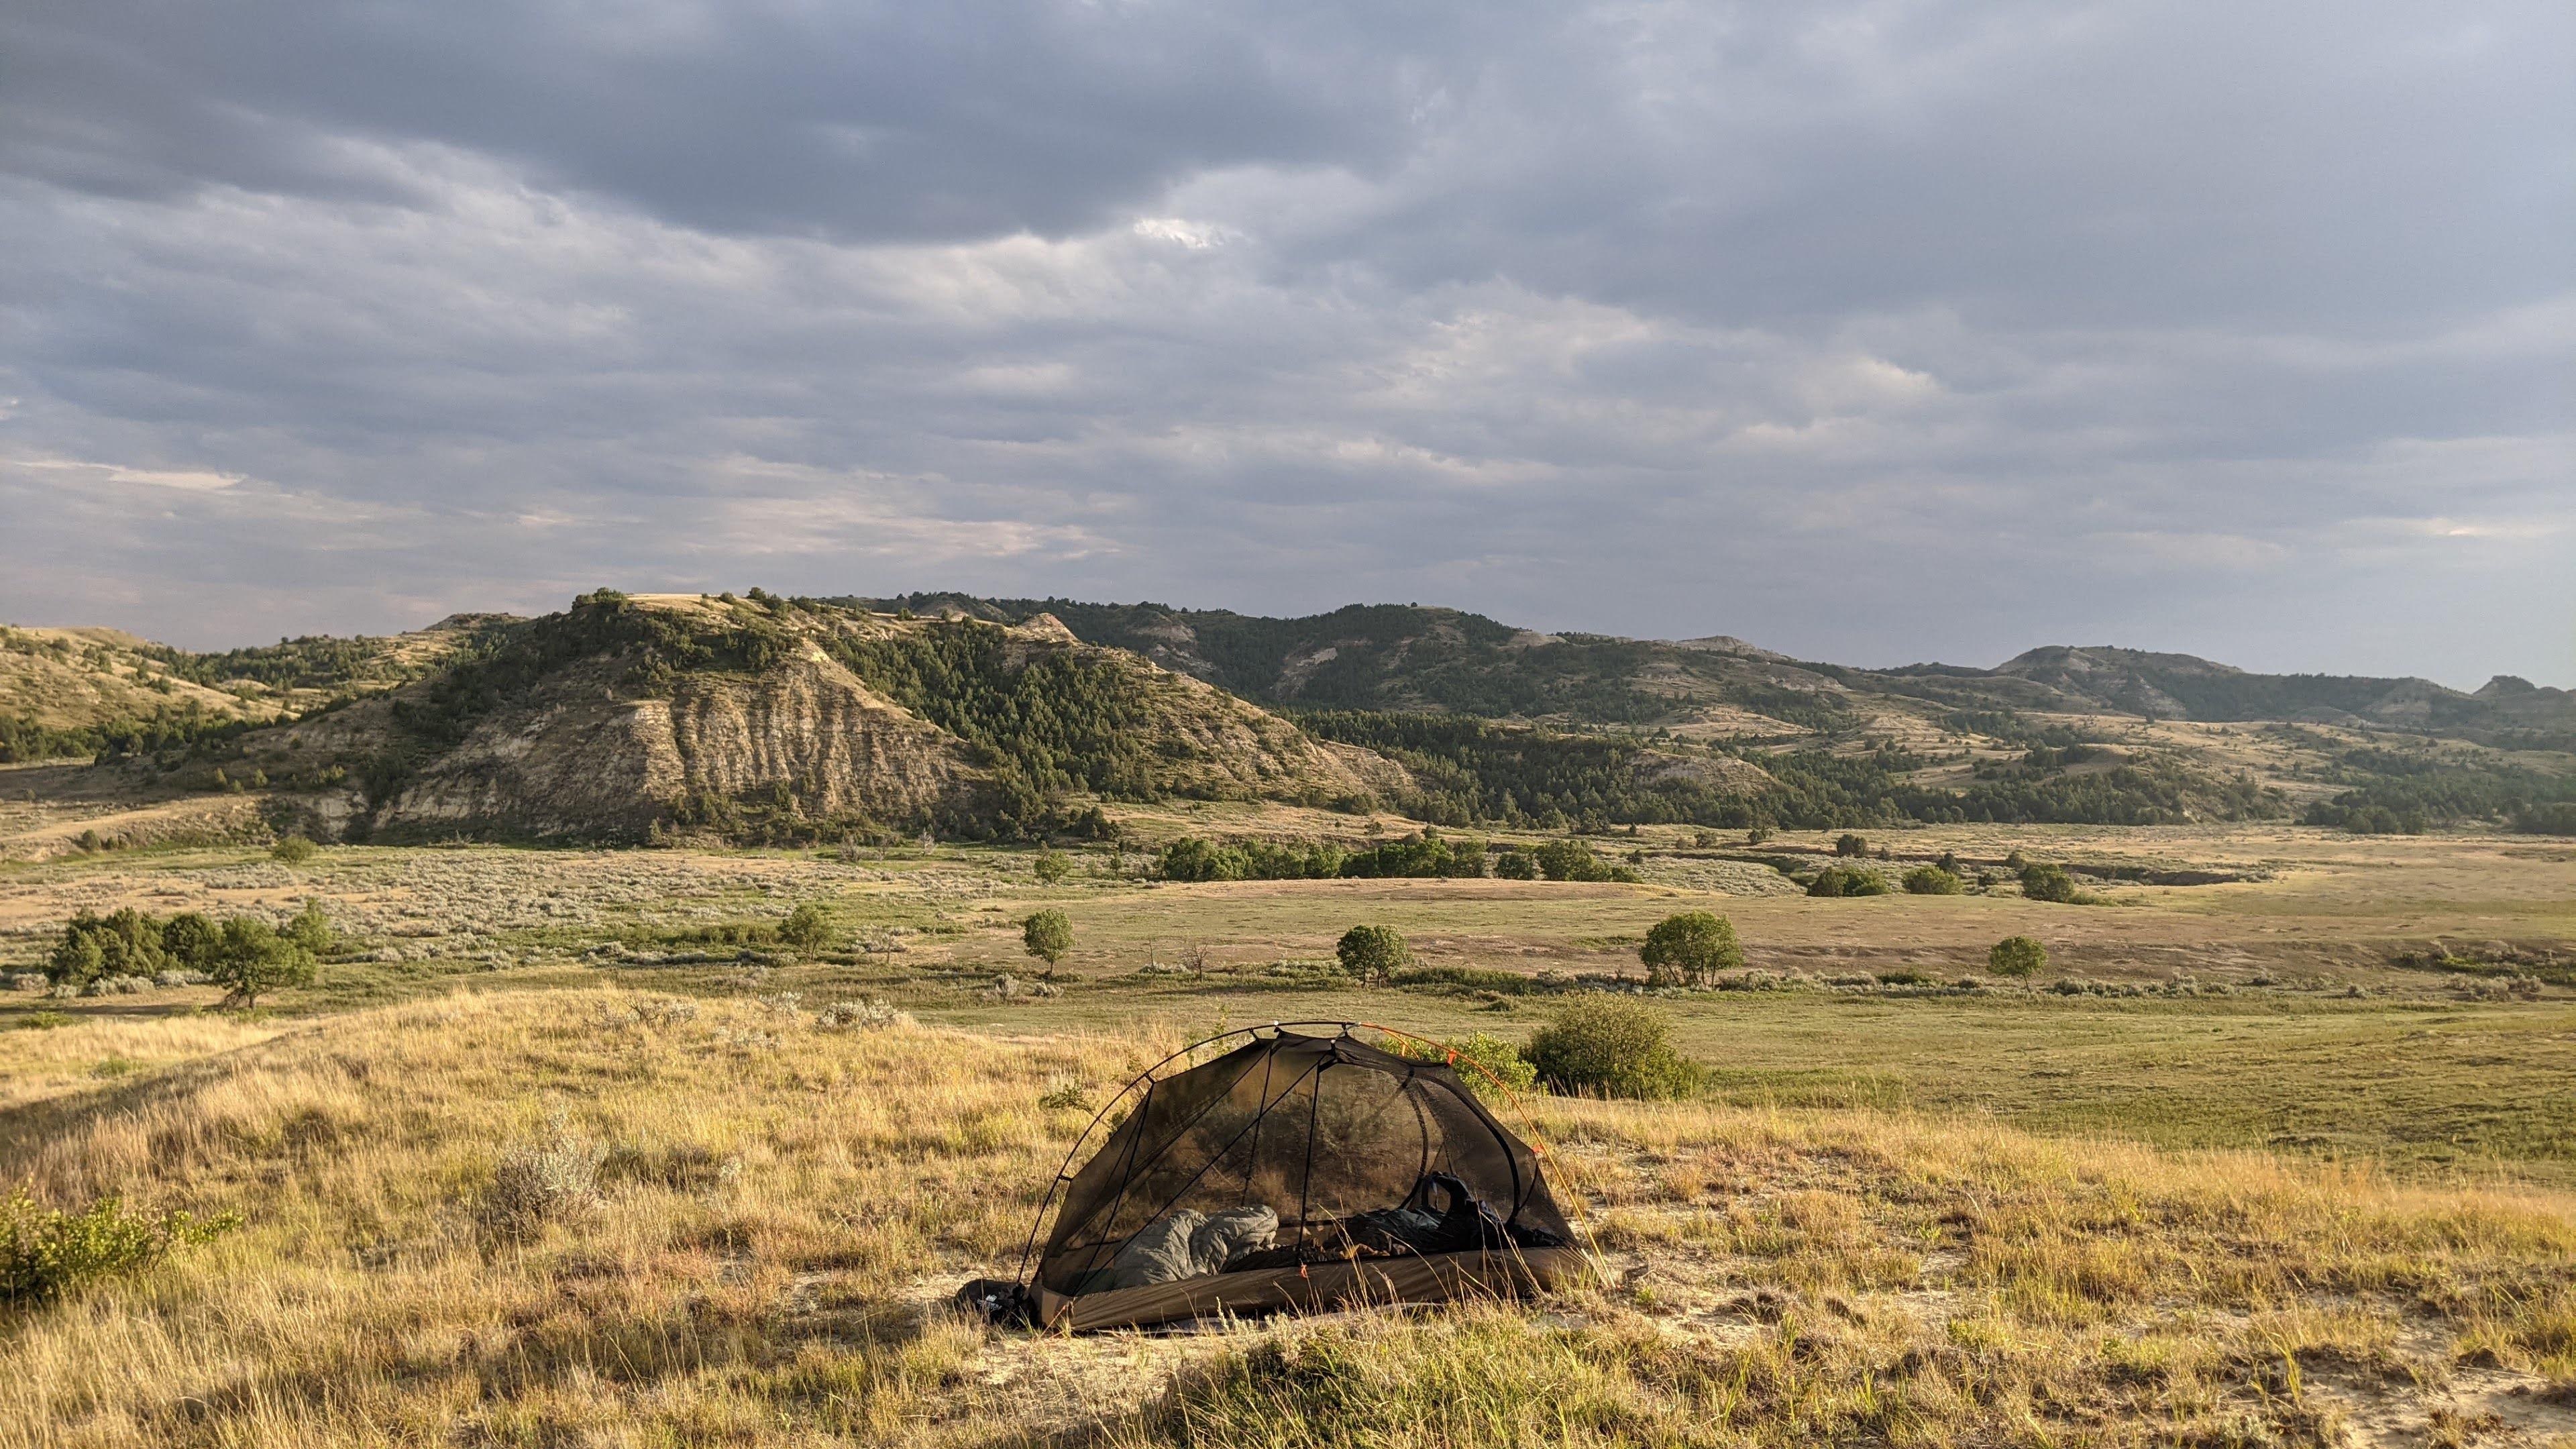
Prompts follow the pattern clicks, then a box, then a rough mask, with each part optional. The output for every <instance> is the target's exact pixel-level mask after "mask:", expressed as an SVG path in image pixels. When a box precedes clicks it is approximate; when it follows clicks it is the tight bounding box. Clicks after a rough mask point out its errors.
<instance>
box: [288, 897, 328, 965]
mask: <svg viewBox="0 0 2576 1449" xmlns="http://www.w3.org/2000/svg"><path fill="white" fill-rule="evenodd" d="M285 934H286V939H288V940H290V941H293V942H294V943H295V944H296V945H298V946H301V947H303V948H304V949H305V951H306V952H308V953H310V954H312V955H315V956H320V955H325V954H327V953H328V952H330V951H331V950H333V949H334V948H336V947H337V946H338V945H339V943H340V938H339V935H338V933H337V932H334V931H333V930H332V929H331V918H330V917H328V916H326V915H324V914H322V903H321V902H320V901H318V900H315V899H313V898H312V897H310V896H307V897H306V898H305V901H304V909H302V910H300V911H297V912H296V913H295V918H294V919H293V920H290V921H288V922H287V923H286V932H285Z"/></svg>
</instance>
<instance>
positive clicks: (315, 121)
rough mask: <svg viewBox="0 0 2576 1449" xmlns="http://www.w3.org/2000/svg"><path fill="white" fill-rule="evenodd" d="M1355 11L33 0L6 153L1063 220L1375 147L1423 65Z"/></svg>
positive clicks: (930, 220) (56, 165)
mask: <svg viewBox="0 0 2576 1449" xmlns="http://www.w3.org/2000/svg"><path fill="white" fill-rule="evenodd" d="M1366 13H1367V12H1366V11H1357V12H1356V13H1355V12H1354V11H1345V10H1339V9H1335V8H1331V7H1313V8H1309V7H1293V8H1290V9H1286V10H1281V9H1277V8H1275V7H1255V6H1249V5H1224V4H1194V5H1188V6H1169V7H1165V6H1129V5H1119V4H1110V5H1099V6H1093V5H1083V4H1058V3H1047V0H1016V3H1015V0H998V3H980V4H975V5H919V4H900V3H877V4H867V3H860V4H841V5H836V4H800V3H757V0H748V3H734V0H707V3H687V0H679V3H641V4H598V3H589V0H533V3H531V0H440V3H436V4H422V5H360V4H316V3H307V0H252V3H249V4H244V5H223V6H213V5H170V4H164V3H155V0H84V3H81V4H78V5H70V4H62V5H55V4H42V3H39V4H35V5H31V6H27V7H21V8H18V9H16V10H15V11H14V12H13V18H10V19H8V20H6V21H0V53H5V54H6V55H8V56H9V57H10V60H9V62H8V70H7V71H6V72H5V74H4V75H0V79H5V86H0V137H5V138H6V139H5V140H0V157H5V160H6V164H8V165H9V166H10V167H11V168H13V169H16V170H20V171H22V172H24V173H26V174H29V175H34V176H40V177H43V178H45V179H47V180H50V181H53V182H55V183H57V184H60V185H63V186H67V187H74V188H80V189H84V190H94V191H99V192H103V193H106V194H110V195H123V196H130V195H169V194H172V193H178V192H184V191H187V190H190V189H192V188H195V187H197V186H200V185H203V184H206V183H209V182H214V183H222V184H228V185H236V186H243V187H248V188H253V189H263V190H265V189H276V190H284V191H293V192H301V193H306V194H314V195H330V196H338V195H368V194H375V193H378V192H379V191H380V189H381V188H382V187H383V186H384V185H385V181H384V178H382V177H378V176H372V175H370V174H368V173H367V172H366V171H365V170H364V169H363V168H362V167H360V166H356V165H353V164H352V161H351V158H350V157H348V156H347V154H346V153H345V149H344V144H345V143H346V142H348V141H350V140H362V141H371V142H382V143H391V144H404V143H430V144H436V145H442V146H452V147H456V148H459V149H462V150H467V151H472V152H475V153H478V154H482V155H487V156H492V157H496V158H502V159H505V160H507V161H509V162H511V163H514V164H515V165H517V166H519V167H521V168H523V169H524V170H525V172H526V173H527V175H528V176H529V177H530V178H532V179H533V180H534V181H536V182H537V183H538V184H540V185H544V186H547V187H550V188H565V189H571V190H576V191H584V192H590V193H595V194H599V195H603V196H607V197H612V198H615V199H616V200H618V201H620V202H622V203H624V204H627V205H630V206H633V207H636V208H638V209H641V210H645V211H650V212H652V213H655V214H657V215H661V216H666V217H669V218H671V219H674V220H677V221H681V222H684V223H687V224H689V225H693V226H700V227H706V228H710V229H715V230H726V231H733V230H749V231H783V232H810V233H814V234H822V235H831V236H835V237H840V238H844V239H878V240H881V239H888V238H959V237H973V236H984V235H991V234H993V233H996V232H1008V231H1015V230H1021V229H1027V230H1033V231H1038V232H1043V233H1048V234H1062V233H1065V232H1069V231H1074V230H1080V229H1084V228H1088V227H1091V226H1095V225H1098V224H1100V223H1102V222H1103V221H1105V220H1107V219H1109V218H1110V217H1111V216H1112V215H1113V214H1114V213H1115V212H1116V210H1117V209H1118V208H1120V207H1122V206H1127V205H1132V204H1135V203H1138V202H1141V201H1145V200H1149V199H1151V197H1152V196H1153V195H1154V194H1155V192H1156V191H1157V190H1159V189H1160V188H1161V187H1162V186H1164V185H1166V184H1168V183H1170V182H1172V181H1175V180H1178V179H1180V178H1181V177H1183V176H1185V175H1187V174H1189V173H1190V172H1192V171H1194V170H1197V169H1200V168H1203V167H1207V166H1212V165H1227V164H1241V163H1247V162H1285V163H1298V162H1312V161H1331V162H1336V163H1342V162H1351V161H1366V160H1368V159H1369V158H1371V157H1373V156H1384V155H1385V154H1387V153H1388V152H1389V151H1391V150H1392V149H1393V147H1394V146H1395V145H1396V144H1397V142H1398V140H1399V135H1398V133H1399V132H1400V130H1401V128H1402V123H1403V119H1404V116H1405V114H1406V111H1407V108H1408V106H1409V105H1410V104H1411V103H1412V98H1411V96H1410V94H1409V92H1410V91H1411V90H1412V89H1413V86H1412V85H1411V84H1409V83H1408V81H1407V79H1406V77H1405V75H1404V74H1403V69H1404V68H1403V66H1402V65H1401V64H1400V61H1401V58H1402V45H1401V43H1400V40H1401V37H1400V35H1399V44H1398V45H1397V46H1396V47H1395V48H1394V49H1393V50H1390V49H1389V48H1387V47H1386V46H1384V45H1383V44H1381V41H1382V38H1383V35H1382V30H1381V27H1380V26H1379V25H1378V24H1376V23H1374V22H1370V21H1368V20H1366V19H1365V18H1364V17H1365V15H1366ZM1384 28H1385V29H1395V30H1399V31H1400V26H1387V27H1384Z"/></svg>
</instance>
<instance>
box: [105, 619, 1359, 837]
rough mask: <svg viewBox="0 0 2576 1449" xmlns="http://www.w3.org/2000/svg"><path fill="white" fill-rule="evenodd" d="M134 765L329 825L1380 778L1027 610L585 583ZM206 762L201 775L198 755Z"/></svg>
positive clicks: (742, 822) (506, 825)
mask: <svg viewBox="0 0 2576 1449" xmlns="http://www.w3.org/2000/svg"><path fill="white" fill-rule="evenodd" d="M140 768H145V769H152V770H156V771H159V772H160V773H161V774H162V775H163V777H164V778H167V779H170V780H172V781H174V782H176V783H179V784H182V785H190V786H196V787H198V788H205V787H209V786H216V787H220V786H222V785H224V784H228V783H229V782H232V781H239V780H243V779H245V778H248V779H249V780H251V781H252V782H253V783H254V784H255V785H256V786H257V787H258V788H262V789H267V790H269V791H271V792H273V794H274V795H275V797H276V800H277V804H278V809H279V811H280V813H283V814H291V815H294V816H297V817H299V818H300V819H302V820H303V821H304V823H305V824H306V825H307V826H308V828H310V829H312V830H314V831H316V832H318V833H320V834H322V835H325V836H330V837H335V838H375V839H422V838H435V837H441V836H449V835H462V836H473V837H482V838H505V839H508V838H523V839H601V840H640V839H646V838H651V837H655V836H658V835H663V834H671V833H688V832H699V833H706V834H712V835H716V836H721V837H723V838H727V839H734V840H745V841H775V842H787V841H812V840H822V839H839V838H847V837H851V836H872V835H879V834H883V833H886V832H895V831H900V832H907V833H908V832H912V831H917V830H935V831H939V832H941V833H946V834H959V835H988V834H1006V835H1016V834H1026V833H1030V832H1033V831H1038V830H1044V829H1060V828H1066V827H1068V826H1069V825H1072V824H1073V823H1075V822H1074V821H1073V819H1072V816H1071V814H1070V812H1069V806H1068V802H1070V801H1073V800H1075V799H1077V798H1083V799H1088V798H1106V799H1150V798H1159V797H1163V796H1182V797H1194V798H1210V799H1271V800H1285V801H1298V802H1306V803H1323V802H1327V801H1332V800H1338V799H1351V798H1358V797H1361V796H1365V795H1367V794H1369V793H1370V791H1371V788H1372V786H1371V780H1372V778H1374V779H1376V780H1378V781H1380V782H1382V783H1383V782H1388V781H1391V780H1394V779H1397V778H1399V777H1400V772H1397V771H1393V770H1391V768H1390V767H1389V766H1387V765H1386V764H1385V763H1384V762H1383V761H1381V760H1378V759H1377V758H1376V757H1375V756H1373V755H1370V754H1369V753H1368V752H1366V751H1364V750H1359V749H1355V748H1351V747H1348V746H1337V745H1332V744H1328V743H1325V742H1322V741H1319V740H1316V739H1315V738H1313V737H1311V736H1309V735H1307V734H1305V733H1304V732H1302V731H1300V730H1298V729H1297V728H1296V727H1295V726H1293V725H1291V724H1289V723H1287V722H1286V721H1283V720H1281V719H1279V718H1277V717H1275V716H1273V715H1270V714H1268V713H1267V712H1265V711H1263V710H1261V709H1259V708H1258V707H1256V706H1254V705H1251V704H1249V703H1246V702H1245V701H1243V700H1240V699H1238V698H1236V697H1234V696H1232V695H1230V694H1227V693H1225V692H1224V691H1222V690H1219V689H1216V688H1214V687H1212V686H1210V685H1207V684H1204V683H1202V682H1200V681H1197V680H1194V679H1190V678H1188V677H1186V676H1182V675H1176V674H1172V673H1169V672H1168V671H1165V670H1162V669H1160V668H1157V667H1156V666H1154V665H1152V664H1150V663H1148V662H1147V661H1145V660H1142V659H1139V658H1137V657H1136V656H1134V655H1132V654H1128V653H1126V652H1125V651H1121V650H1115V649H1107V648H1102V647H1100V646H1096V645H1089V644H1085V643H1083V642H1081V641H1080V640H1078V639H1076V638H1075V637H1073V635H1072V634H1070V633H1069V632H1067V631H1066V630H1065V629H1064V628H1063V627H1062V626H1061V625H1057V624H1055V623H1053V622H1052V621H1051V620H1048V619H1045V618H1043V617H1039V618H1033V619H1030V620H1027V621H1024V622H1022V623H1018V624H1014V625H1010V626H1000V625H989V624H980V623H973V622H964V621H949V620H929V619H915V620H896V619H891V618H886V617H883V616H878V615H872V614H869V613H867V612H865V611H862V610H854V609H849V608H844V607H839V606H835V605H828V604H819V603H812V602H800V603H791V602H789V601H787V600H784V599H779V598H776V597H774V596H770V595H767V594H759V595H757V596H756V597H754V598H750V599H732V598H729V597H717V598H707V597H702V596H698V595H654V596H638V597H628V596H625V595H620V594H614V593H610V592H607V591H602V592H601V593H598V594H593V595H585V596H584V597H583V598H581V599H579V600H576V601H575V603H574V605H573V607H572V608H570V609H569V610H566V611H565V612H563V613H560V614H550V615H547V616H545V617H543V618H539V619H529V620H512V621H506V622H503V623H499V624H495V625H493V626H491V627H488V628H485V629H483V630H481V631H480V632H478V633H477V634H476V635H475V636H474V637H473V639H471V640H470V641H468V642H467V643H465V644H463V645H462V646H460V647H459V648H457V649H456V650H454V651H453V652H452V653H451V654H450V655H449V656H448V657H447V658H446V659H445V660H443V661H442V663H441V665H440V667H438V668H436V669H434V670H431V671H429V672H427V673H425V674H423V675H421V676H420V677H418V678H417V679H414V680H412V681H409V682H406V683H403V684H400V685H396V686H394V687H392V688H390V689H387V690H383V691H381V692H378V693H374V694H370V695H366V696H364V697H357V698H347V697H344V699H343V702H341V703H339V704H338V705H336V706H334V707H331V708H326V709H323V710H320V711H317V712H315V713H313V714H311V715H307V716H304V717H302V718H299V719H296V720H294V721H292V722H291V723H287V724H283V725H279V726H275V727H272V728H267V729H261V730H256V731H253V732H251V733H248V734H245V735H242V736H241V737H239V738H238V739H236V740H233V741H231V742H230V743H229V745H228V747H227V748H225V749H224V750H221V751H217V752H201V753H200V754H198V755H196V756H193V757H189V758H184V759H180V760H176V761H166V762H165V761H154V762H152V763H150V764H148V765H144V766H141V767H140ZM217 771H223V772H225V773H224V774H223V775H222V776H221V777H217V776H216V774H215V772H217Z"/></svg>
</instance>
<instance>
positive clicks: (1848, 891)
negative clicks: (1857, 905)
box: [1807, 865, 1887, 896]
mask: <svg viewBox="0 0 2576 1449" xmlns="http://www.w3.org/2000/svg"><path fill="white" fill-rule="evenodd" d="M1807 894H1809V895H1811V896H1883V895H1886V894H1887V877H1885V876H1883V875H1880V874H1879V873H1878V872H1877V871H1874V870H1863V869H1861V868H1860V867H1859V866H1856V865H1829V866H1826V867H1825V868H1824V869H1823V870H1820V871H1818V872H1816V878H1815V879H1814V880H1811V881H1809V882H1807Z"/></svg>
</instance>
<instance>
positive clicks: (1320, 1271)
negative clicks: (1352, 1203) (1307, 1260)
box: [1037, 1248, 1589, 1332]
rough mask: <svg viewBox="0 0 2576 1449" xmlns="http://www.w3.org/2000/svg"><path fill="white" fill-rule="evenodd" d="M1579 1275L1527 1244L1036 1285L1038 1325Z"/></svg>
mask: <svg viewBox="0 0 2576 1449" xmlns="http://www.w3.org/2000/svg"><path fill="white" fill-rule="evenodd" d="M1588 1270H1589V1264H1587V1263H1586V1262H1585V1260H1584V1257H1583V1254H1582V1253H1580V1252H1578V1251H1576V1250H1575V1249H1573V1248H1532V1249H1528V1250H1524V1251H1519V1252H1473V1253H1432V1254H1427V1255H1424V1256H1420V1257H1410V1258H1370V1259H1365V1260H1362V1261H1359V1262H1352V1263H1313V1264H1309V1265H1307V1266H1306V1267H1305V1268H1303V1269H1298V1268H1268V1269H1262V1270H1259V1271H1257V1272H1250V1273H1216V1274H1211V1275H1208V1276H1206V1277H1200V1278H1184V1279H1182V1280H1180V1281H1179V1282H1177V1283H1149V1284H1147V1285H1145V1286H1144V1287H1142V1288H1116V1289H1111V1290H1109V1291H1107V1292H1103V1293H1085V1294H1083V1295H1081V1296H1080V1297H1067V1296H1065V1295H1064V1294H1061V1293H1057V1292H1054V1291H1051V1290H1049V1289H1046V1288H1040V1289H1039V1290H1038V1293H1037V1300H1038V1301H1037V1310H1038V1322H1039V1324H1040V1326H1042V1327H1046V1328H1066V1329H1072V1330H1075V1331H1077V1332H1079V1331H1081V1330H1084V1329H1092V1328H1139V1327H1143V1326H1145V1325H1147V1324H1154V1323H1168V1322H1171V1321H1172V1320H1175V1319H1182V1318H1198V1317H1203V1316H1207V1315H1212V1314H1219V1313H1229V1314H1255V1313H1268V1312H1273V1311H1276V1310H1278V1309H1282V1308H1300V1309H1309V1310H1311V1309H1329V1308H1357V1307H1361V1306H1363V1305H1366V1304H1372V1303H1441V1302H1446V1301H1448V1300H1450V1299H1455V1298H1475V1297H1480V1296H1487V1297H1495V1298H1509V1297H1517V1296H1519V1295H1521V1294H1524V1293H1529V1292H1533V1291H1536V1290H1538V1289H1542V1288H1554V1287H1557V1286H1559V1285H1561V1284H1565V1283H1570V1282H1574V1281H1576V1280H1578V1279H1580V1278H1581V1277H1582V1276H1583V1275H1584V1274H1585V1273H1586V1272H1587V1271H1588Z"/></svg>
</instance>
